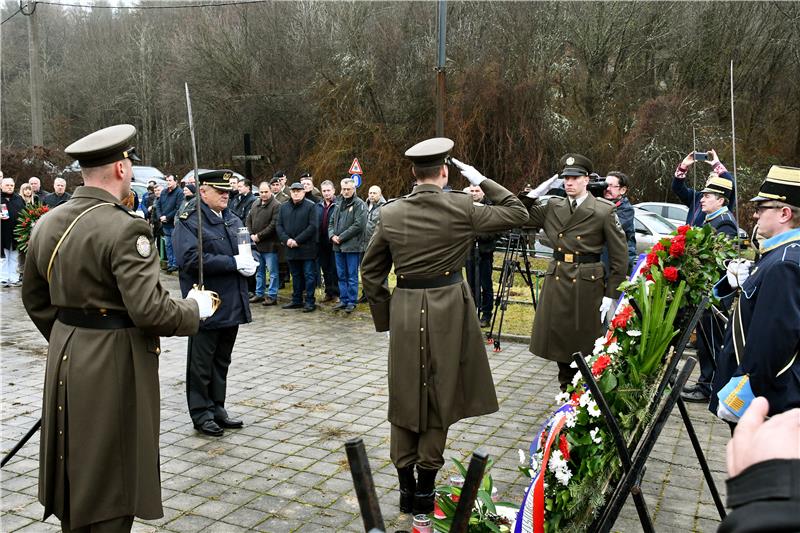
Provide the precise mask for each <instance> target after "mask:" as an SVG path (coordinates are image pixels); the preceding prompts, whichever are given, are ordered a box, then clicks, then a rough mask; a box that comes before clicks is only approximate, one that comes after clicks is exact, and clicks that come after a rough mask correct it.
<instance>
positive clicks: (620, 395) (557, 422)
mask: <svg viewBox="0 0 800 533" xmlns="http://www.w3.org/2000/svg"><path fill="white" fill-rule="evenodd" d="M734 256H735V252H734V248H733V243H732V242H731V241H730V240H729V239H728V238H727V237H725V236H724V235H722V234H717V233H716V232H714V230H713V229H712V228H711V227H710V226H705V227H702V228H692V227H689V226H681V227H680V228H678V229H677V231H676V232H675V233H674V234H673V235H671V236H670V237H666V238H663V239H661V240H660V241H659V242H658V243H656V244H655V245H654V246H653V248H652V249H651V250H650V252H649V253H648V254H647V256H646V259H645V261H644V264H643V266H642V268H641V270H640V272H639V275H638V276H634V278H633V279H632V280H631V281H627V282H624V283H623V284H622V285H621V286H620V289H622V290H624V291H625V293H626V299H623V301H622V303H621V305H620V306H619V307H618V308H617V310H616V312H615V314H614V316H613V318H612V320H611V323H610V325H609V328H608V331H607V333H606V335H605V336H603V337H600V338H599V339H597V341H596V342H595V346H594V350H593V352H592V353H591V354H589V355H588V356H586V363H587V366H588V367H589V369H590V370H591V373H592V376H593V377H594V379H595V380H596V381H597V383H598V386H599V388H600V391H601V392H602V393H603V397H604V399H605V400H606V402H607V404H608V406H609V409H610V410H611V412H612V413H613V415H614V417H615V419H616V420H617V423H618V425H619V427H620V430H621V431H622V434H623V437H624V439H625V441H626V443H627V445H628V446H629V448H633V447H634V446H635V444H636V443H637V442H638V439H639V438H640V436H641V434H642V432H643V431H644V428H645V426H646V425H647V423H648V418H649V416H650V409H649V407H650V403H651V402H652V401H653V397H654V395H655V390H656V388H657V386H658V383H659V381H660V378H661V377H662V374H663V372H664V365H663V361H664V357H665V355H666V354H667V350H668V348H669V345H670V343H671V342H673V339H674V338H675V336H676V335H677V334H678V329H676V326H675V324H676V321H677V320H678V316H679V312H680V311H681V309H682V308H684V307H685V306H696V305H698V304H699V303H700V302H701V301H702V299H703V297H704V296H706V295H709V294H710V293H711V288H712V286H713V284H714V283H715V282H716V281H717V280H718V279H719V278H720V277H721V275H722V273H723V272H724V262H725V261H726V260H727V259H729V258H732V257H734ZM573 366H576V367H577V365H573ZM556 401H557V403H558V404H559V405H560V407H559V409H558V410H557V411H556V412H555V413H554V414H553V415H552V416H551V417H550V419H548V421H547V422H546V423H545V424H544V426H543V427H542V429H541V431H540V432H539V434H538V436H537V437H536V438H535V439H534V441H533V443H532V444H531V449H530V450H529V453H528V454H525V453H524V452H522V451H521V452H520V459H521V462H522V465H521V466H520V470H521V471H522V472H524V473H525V474H526V475H528V476H530V477H531V478H532V481H531V485H530V487H529V488H528V491H527V492H526V495H525V500H524V501H523V504H522V507H521V508H520V510H519V514H518V517H517V524H523V523H525V528H526V529H527V527H530V528H531V530H532V531H534V532H537V533H538V532H555V531H559V532H560V531H587V530H589V529H590V526H591V524H592V521H593V520H594V518H595V516H596V514H597V512H598V511H599V510H600V509H602V506H603V505H604V503H605V497H606V495H607V491H608V490H609V488H611V487H613V483H614V482H615V481H616V480H617V479H618V478H619V476H620V468H621V466H620V463H619V458H618V456H617V450H616V448H615V444H614V442H613V439H612V436H611V434H610V432H609V430H608V425H607V424H606V421H605V419H604V418H603V417H602V416H601V411H600V408H599V407H598V405H597V402H596V400H595V398H593V397H592V393H591V391H590V390H589V388H588V385H586V383H585V382H584V380H583V377H582V376H581V374H580V373H579V372H576V374H575V377H574V378H573V380H572V383H571V385H569V386H568V387H567V391H566V392H564V393H561V394H559V395H558V396H556ZM521 527H522V526H521ZM517 531H521V529H520V528H518V529H517Z"/></svg>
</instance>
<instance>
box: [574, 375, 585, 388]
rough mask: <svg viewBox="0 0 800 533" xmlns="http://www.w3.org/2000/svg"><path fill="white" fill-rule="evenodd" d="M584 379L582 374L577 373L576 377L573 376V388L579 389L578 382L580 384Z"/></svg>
mask: <svg viewBox="0 0 800 533" xmlns="http://www.w3.org/2000/svg"><path fill="white" fill-rule="evenodd" d="M582 378H583V376H581V373H580V372H575V375H574V376H572V386H573V387H577V386H578V382H579V381H580V380H581V379H582Z"/></svg>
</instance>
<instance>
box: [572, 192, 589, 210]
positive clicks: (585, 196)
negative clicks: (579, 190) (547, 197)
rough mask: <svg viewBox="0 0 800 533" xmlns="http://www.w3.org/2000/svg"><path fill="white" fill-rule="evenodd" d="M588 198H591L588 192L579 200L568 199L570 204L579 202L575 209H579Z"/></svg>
mask: <svg viewBox="0 0 800 533" xmlns="http://www.w3.org/2000/svg"><path fill="white" fill-rule="evenodd" d="M588 197H589V192H588V191H587V192H585V193H583V196H581V197H579V198H569V197H568V198H567V199H568V200H569V202H570V203H572V200H575V201H576V202H577V204H576V206H575V207H576V208H577V207H580V206H581V204H582V203H583V201H584V200H586V198H588Z"/></svg>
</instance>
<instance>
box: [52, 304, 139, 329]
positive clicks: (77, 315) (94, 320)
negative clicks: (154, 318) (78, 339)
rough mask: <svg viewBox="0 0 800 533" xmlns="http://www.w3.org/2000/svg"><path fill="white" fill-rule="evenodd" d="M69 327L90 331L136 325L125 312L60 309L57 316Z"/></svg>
mask: <svg viewBox="0 0 800 533" xmlns="http://www.w3.org/2000/svg"><path fill="white" fill-rule="evenodd" d="M56 317H57V318H58V320H59V321H61V322H62V323H63V324H66V325H67V326H73V327H76V328H89V329H125V328H133V327H136V325H135V324H134V323H133V320H131V317H130V316H129V315H128V313H127V312H125V311H118V310H116V309H102V310H101V309H70V308H64V307H62V308H60V309H59V310H58V315H57V316H56Z"/></svg>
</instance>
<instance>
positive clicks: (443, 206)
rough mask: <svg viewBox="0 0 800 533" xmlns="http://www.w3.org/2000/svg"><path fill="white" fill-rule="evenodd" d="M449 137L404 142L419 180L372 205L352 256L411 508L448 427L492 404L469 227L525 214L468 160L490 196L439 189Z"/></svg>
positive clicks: (419, 504)
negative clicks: (357, 263) (376, 214)
mask: <svg viewBox="0 0 800 533" xmlns="http://www.w3.org/2000/svg"><path fill="white" fill-rule="evenodd" d="M452 147H453V141H451V140H450V139H444V138H437V139H429V140H427V141H423V142H421V143H419V144H417V145H415V146H414V147H412V148H411V149H409V150H408V151H407V152H406V156H408V157H409V158H411V159H412V161H413V162H414V175H415V176H416V178H417V180H418V185H417V186H416V188H415V189H414V191H413V192H412V193H411V194H409V195H408V196H405V197H403V198H400V199H397V200H394V201H390V202H388V203H386V204H385V205H384V206H383V207H382V208H381V220H380V222H378V225H377V227H376V229H375V233H374V235H373V237H372V240H371V241H370V246H369V247H368V248H367V251H366V253H365V255H364V259H363V262H362V265H361V276H362V281H363V283H364V292H365V293H366V295H367V298H368V299H369V303H370V310H371V312H372V318H373V321H374V322H375V329H377V330H378V331H387V330H388V331H390V332H391V337H390V341H389V422H391V424H392V429H391V437H392V441H391V457H392V462H393V463H394V464H395V466H396V467H397V470H398V476H399V479H400V509H401V511H403V512H412V511H413V512H414V514H417V513H427V512H430V511H431V510H432V509H433V486H434V482H435V479H436V473H437V471H438V469H439V468H441V467H442V465H443V464H444V460H443V458H442V454H443V452H444V446H445V441H446V439H447V429H448V427H449V426H450V425H451V424H453V423H455V422H457V421H458V420H461V419H462V418H466V417H470V416H478V415H482V414H486V413H492V412H494V411H497V408H498V407H497V397H496V395H495V391H494V383H493V381H492V374H491V370H490V368H489V361H488V358H487V356H486V348H485V344H484V342H483V336H482V335H481V331H480V326H479V323H478V315H477V312H476V309H475V303H474V302H473V300H472V294H471V292H470V289H469V286H468V285H467V283H466V281H464V280H463V278H462V276H461V269H462V268H463V266H464V262H465V259H466V255H467V252H468V250H469V248H470V245H471V243H472V242H473V240H474V239H475V236H476V235H477V234H479V233H491V232H497V231H502V230H506V229H510V228H512V227H515V226H521V225H522V224H523V223H524V222H525V221H526V220H527V218H528V215H527V213H526V211H525V207H524V206H523V205H522V203H521V202H520V201H519V200H518V199H517V198H516V197H515V196H514V195H513V194H511V193H510V192H509V191H507V190H506V189H504V188H503V187H501V186H500V185H498V184H497V183H495V182H493V181H492V180H487V179H486V178H485V177H483V176H481V174H480V173H479V172H478V171H476V170H475V169H474V168H472V167H468V166H467V165H460V164H459V163H456V164H459V166H461V167H462V173H463V174H464V175H465V176H466V177H467V178H468V179H469V180H470V181H471V182H473V183H475V184H481V187H482V188H483V190H484V191H485V192H486V196H487V197H488V198H490V199H491V200H492V202H493V203H494V204H495V205H493V206H485V205H482V204H475V203H473V202H472V197H471V196H470V195H468V194H464V193H461V192H449V193H444V192H443V191H442V187H444V185H446V184H447V177H448V167H447V165H446V164H445V157H446V155H447V152H448V151H449V150H450V149H451V148H452ZM454 162H455V160H454ZM481 182H482V183H481ZM392 263H394V269H395V274H396V275H397V288H396V289H395V290H394V292H392V293H390V292H389V289H388V288H387V287H386V286H385V285H383V284H382V283H383V280H384V279H386V276H387V274H388V273H389V271H390V269H391V267H392ZM415 464H416V465H417V475H418V477H419V480H418V481H417V480H415V478H414V465H415Z"/></svg>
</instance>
